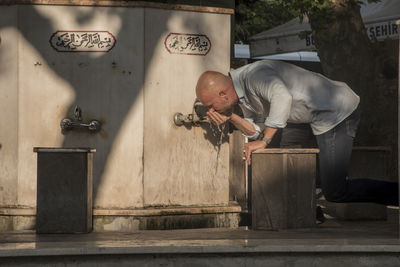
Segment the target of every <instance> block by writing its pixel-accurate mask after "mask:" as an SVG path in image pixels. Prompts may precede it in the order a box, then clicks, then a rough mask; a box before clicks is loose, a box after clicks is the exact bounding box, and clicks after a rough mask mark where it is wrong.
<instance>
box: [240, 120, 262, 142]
mask: <svg viewBox="0 0 400 267" xmlns="http://www.w3.org/2000/svg"><path fill="white" fill-rule="evenodd" d="M245 120H247V121H248V122H250V123H251V124H252V125H253V127H254V129H255V130H256V132H255V133H254V134H253V135H246V134H244V133H242V134H243V135H244V136H246V137H247V138H249V139H251V140H257V139H258V137H260V134H261V133H262V131H263V130H262V129H261V127H260V126H258V125H257V124H256V123H254V120H253V119H250V118H245Z"/></svg>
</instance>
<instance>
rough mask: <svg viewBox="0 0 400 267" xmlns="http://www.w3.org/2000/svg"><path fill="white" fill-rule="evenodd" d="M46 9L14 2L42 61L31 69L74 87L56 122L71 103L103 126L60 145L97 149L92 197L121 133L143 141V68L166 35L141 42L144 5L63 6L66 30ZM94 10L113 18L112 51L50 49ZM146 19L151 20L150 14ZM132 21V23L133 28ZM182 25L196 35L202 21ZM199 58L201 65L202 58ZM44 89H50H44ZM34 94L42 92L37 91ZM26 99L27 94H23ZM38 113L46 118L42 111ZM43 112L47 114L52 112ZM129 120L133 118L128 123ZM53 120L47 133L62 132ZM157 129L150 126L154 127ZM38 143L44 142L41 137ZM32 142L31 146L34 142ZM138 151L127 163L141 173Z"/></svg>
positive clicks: (70, 109)
mask: <svg viewBox="0 0 400 267" xmlns="http://www.w3.org/2000/svg"><path fill="white" fill-rule="evenodd" d="M45 8H46V7H44V8H43V6H41V7H40V8H38V7H37V6H28V5H24V6H18V17H19V21H18V27H19V30H20V33H21V35H22V37H23V38H24V40H25V41H26V42H29V44H30V45H31V46H32V48H33V49H34V50H35V52H36V53H38V54H39V55H40V57H41V60H42V62H40V65H39V66H35V68H40V67H42V68H43V67H44V66H46V67H48V68H49V69H51V72H52V74H54V75H55V76H56V77H57V79H58V80H60V81H61V82H62V83H65V84H67V87H70V88H72V90H73V92H72V94H73V95H74V97H73V98H71V101H70V102H69V107H68V108H67V109H65V108H64V107H58V106H57V107H58V108H59V109H58V110H56V111H54V112H56V113H60V114H59V115H58V116H57V118H58V119H57V120H59V118H60V117H61V118H62V117H73V111H74V108H75V106H79V107H80V108H81V109H82V120H83V121H84V122H86V121H89V120H91V119H97V120H99V121H101V123H102V130H101V131H100V132H99V133H97V134H93V133H89V132H85V131H76V132H75V131H72V132H68V133H66V134H65V135H64V139H63V141H62V147H92V148H95V149H96V150H97V152H96V153H95V162H96V166H97V168H95V170H94V171H95V173H94V174H93V177H94V188H93V189H94V190H93V199H94V200H95V199H96V196H97V195H98V193H99V186H100V185H101V184H102V179H103V178H104V172H105V168H106V166H107V165H108V164H109V161H110V160H111V155H112V152H113V150H115V146H116V145H120V144H116V142H117V140H119V138H121V137H120V135H121V134H123V135H124V136H125V137H124V138H127V139H129V138H132V139H134V138H142V139H143V136H142V135H143V134H142V133H140V131H141V129H143V125H144V122H143V107H142V106H141V105H143V103H142V101H143V92H142V89H143V88H144V86H145V82H148V81H146V73H147V72H148V69H147V68H148V67H149V66H151V65H152V64H153V63H151V64H150V62H153V61H155V60H157V58H156V55H155V54H154V53H153V52H154V50H155V49H156V46H157V45H159V44H160V42H163V38H165V37H164V36H160V37H159V42H150V43H146V41H144V42H143V40H146V38H147V37H146V34H147V33H146V32H145V29H146V27H143V21H144V20H145V18H144V16H145V13H146V10H145V9H143V8H97V7H66V8H74V12H73V14H74V15H75V17H74V18H71V17H70V16H71V13H66V14H64V15H65V21H68V23H67V24H68V25H69V27H71V28H70V29H65V28H63V27H65V26H63V25H62V24H60V21H62V20H60V19H59V17H57V16H59V15H62V14H51V12H42V11H43V10H44V9H45ZM75 11H76V12H75ZM99 13H101V14H102V15H104V13H106V15H105V16H104V17H105V18H112V19H111V20H110V21H104V24H102V26H104V28H105V29H107V30H108V29H110V28H112V29H115V30H114V31H113V32H112V33H113V35H114V36H115V39H116V40H117V41H116V46H115V47H114V48H113V49H112V50H110V51H109V52H107V53H65V52H64V53H62V52H56V51H55V50H54V49H53V48H51V46H50V45H49V39H50V36H51V35H52V34H53V33H55V32H56V31H58V30H74V25H75V29H76V28H79V29H82V28H83V27H84V26H85V25H91V23H92V21H93V20H95V19H98V18H97V16H98V15H99ZM159 20H160V18H158V22H157V23H158V24H157V27H159V28H162V30H161V31H160V32H163V33H168V31H169V29H168V20H169V18H168V17H166V18H165V21H161V23H159V22H160V21H159ZM149 21H151V18H150V20H149ZM113 23H115V24H113ZM118 24H119V25H118ZM136 24H137V25H138V26H137V27H135V26H132V25H136ZM183 24H184V25H187V30H188V32H194V33H196V32H197V29H196V25H199V24H201V22H199V21H198V19H197V18H196V19H190V17H189V16H186V17H185V21H183ZM38 25H40V27H38ZM93 25H96V26H95V27H94V28H95V29H93V28H88V29H87V30H99V29H98V25H99V24H98V23H97V24H93ZM9 26H13V25H0V27H3V28H4V27H9ZM88 27H90V26H88ZM209 27H211V25H209ZM110 31H111V30H110ZM138 40H140V41H138ZM119 49H121V50H124V51H128V53H127V54H123V53H121V52H119V53H118V51H119ZM143 51H144V53H143ZM182 60H186V58H184V57H182ZM212 60H215V61H217V60H218V59H211V65H212ZM202 62H203V63H204V60H203V61H202ZM29 63H31V62H29ZM208 64H210V61H208ZM194 67H195V68H196V69H202V68H203V67H202V66H194ZM165 71H168V70H165ZM31 75H32V78H33V79H35V78H36V77H34V75H35V74H31ZM40 78H43V80H42V81H41V82H42V83H43V87H46V86H47V87H48V86H49V85H48V84H47V85H46V82H47V77H45V76H42V77H40V76H39V77H37V79H40ZM175 78H177V77H171V79H175ZM28 82H29V81H28ZM195 82H196V81H194V84H195ZM36 89H37V90H38V89H41V88H36ZM193 89H194V88H193ZM46 90H49V88H47V89H46ZM36 93H38V94H41V92H40V90H38V91H37V92H36ZM28 97H29V96H26V98H28ZM46 101H50V102H51V101H53V100H52V99H51V98H50V97H49V98H48V99H46V98H45V96H43V102H42V103H40V105H44V106H45V105H47V104H46ZM191 104H192V103H189V104H188V105H191ZM155 108H157V107H155ZM27 110H28V109H27ZM40 115H41V116H46V114H40ZM47 116H52V114H48V115H47ZM132 118H133V120H135V121H134V122H133V123H130V120H131V119H132ZM32 120H34V121H36V120H37V118H32ZM171 120H172V118H171ZM56 123H57V122H56V121H55V122H54V121H53V122H52V125H50V126H48V125H45V124H43V125H42V126H43V127H49V129H51V131H54V129H56V128H57V131H61V129H60V126H59V124H56ZM53 124H54V125H53ZM125 124H130V126H129V129H128V130H131V132H129V131H128V133H127V132H126V131H127V129H125V128H126V126H125ZM135 124H136V125H135ZM156 127H157V126H154V128H155V129H156ZM39 128H40V127H39ZM122 129H124V131H122ZM21 131H23V129H21ZM38 132H40V130H37V132H36V133H38ZM123 132H124V133H123ZM208 132H209V131H208ZM57 134H58V133H57ZM205 138H207V139H209V140H210V141H211V142H212V143H213V144H214V145H217V143H218V142H219V140H218V138H217V137H216V136H215V135H212V134H206V135H205ZM42 141H43V140H42ZM224 141H226V139H224ZM43 142H44V143H45V140H44V141H43ZM140 144H143V143H142V140H138V142H137V144H136V145H133V146H132V147H127V148H125V149H127V150H129V149H135V148H139V147H140ZM33 145H34V146H36V144H35V143H34V144H33ZM30 149H31V148H30ZM122 149H123V148H122ZM139 152H140V153H137V158H133V159H132V163H131V164H132V165H134V166H135V167H134V168H135V169H137V170H138V172H140V173H143V151H139ZM138 165H140V166H138ZM121 186H124V185H121Z"/></svg>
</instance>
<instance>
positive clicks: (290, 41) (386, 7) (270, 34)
mask: <svg viewBox="0 0 400 267" xmlns="http://www.w3.org/2000/svg"><path fill="white" fill-rule="evenodd" d="M363 2H364V4H362V5H361V11H360V12H361V16H362V18H363V21H364V25H365V27H366V29H367V33H368V36H369V37H370V38H376V39H377V40H383V39H385V38H391V39H398V38H399V32H400V29H399V28H398V25H397V24H396V20H398V19H400V0H382V1H381V2H378V3H368V2H367V1H366V0H363ZM304 31H311V27H310V24H309V23H308V18H307V17H304V19H303V21H302V22H301V21H300V19H299V18H296V19H293V20H291V21H289V22H287V23H285V24H282V25H279V26H277V27H275V28H273V29H270V30H268V31H264V32H261V33H259V34H256V35H254V36H252V37H251V38H250V53H251V57H259V56H265V55H273V54H280V53H288V52H296V51H313V50H315V46H314V44H313V40H312V37H311V36H307V37H306V38H305V39H300V38H299V34H300V33H301V32H304Z"/></svg>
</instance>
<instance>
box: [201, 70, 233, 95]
mask: <svg viewBox="0 0 400 267" xmlns="http://www.w3.org/2000/svg"><path fill="white" fill-rule="evenodd" d="M229 81H230V78H229V77H228V76H226V75H224V74H222V73H220V72H216V71H206V72H204V73H203V74H202V75H201V76H200V78H199V80H198V81H197V86H196V95H197V97H198V98H200V97H201V96H203V95H204V94H206V95H210V96H211V95H218V93H219V91H220V90H221V89H223V88H225V87H227V85H228V83H229Z"/></svg>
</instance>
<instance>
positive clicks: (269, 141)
mask: <svg viewBox="0 0 400 267" xmlns="http://www.w3.org/2000/svg"><path fill="white" fill-rule="evenodd" d="M261 140H262V141H263V142H265V143H266V144H267V145H269V143H271V141H272V139H270V138H266V137H263V138H262V139H261Z"/></svg>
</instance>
